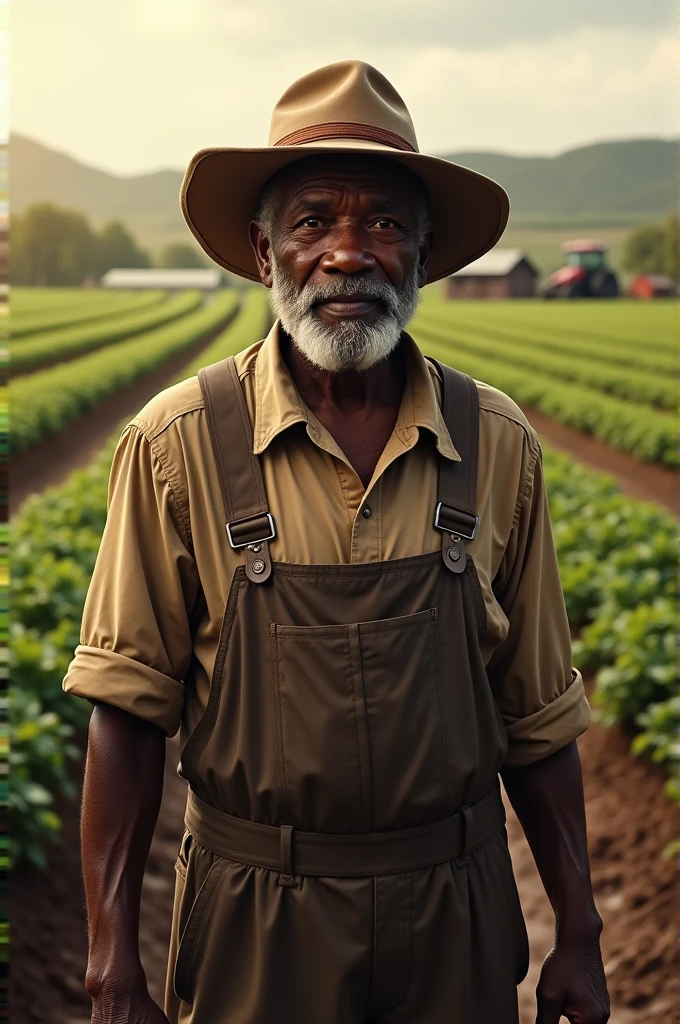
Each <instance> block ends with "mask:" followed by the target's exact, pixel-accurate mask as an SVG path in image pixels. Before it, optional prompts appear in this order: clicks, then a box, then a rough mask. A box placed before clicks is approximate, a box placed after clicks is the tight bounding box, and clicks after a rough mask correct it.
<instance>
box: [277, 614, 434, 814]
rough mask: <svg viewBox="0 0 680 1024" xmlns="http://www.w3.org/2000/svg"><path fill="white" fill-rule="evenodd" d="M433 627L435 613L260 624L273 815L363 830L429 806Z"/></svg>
mask: <svg viewBox="0 0 680 1024" xmlns="http://www.w3.org/2000/svg"><path fill="white" fill-rule="evenodd" d="M437 627H438V610H437V608H426V609H425V610H423V611H418V612H413V613H411V614H407V615H399V616H396V617H392V618H386V619H374V620H369V621H364V622H356V623H348V624H342V625H330V626H290V625H281V624H278V623H272V624H271V625H270V654H271V664H272V699H273V702H274V709H275V722H276V738H275V742H276V752H277V778H278V785H279V792H280V794H281V798H282V803H283V814H284V815H285V816H286V817H285V818H284V820H285V821H287V822H288V823H290V824H292V825H293V826H294V827H296V828H302V829H307V830H311V831H329V832H366V831H379V830H384V829H391V828H405V827H408V826H410V825H414V824H419V823H421V822H423V821H430V820H432V819H433V818H434V817H436V816H437V814H438V813H440V812H441V808H442V803H443V782H444V761H445V751H444V742H443V737H444V728H443V722H442V716H443V711H444V709H443V706H442V701H441V693H440V681H439V671H438V660H439V659H438V650H437V647H438V638H437Z"/></svg>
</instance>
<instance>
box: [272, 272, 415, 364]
mask: <svg viewBox="0 0 680 1024" xmlns="http://www.w3.org/2000/svg"><path fill="white" fill-rule="evenodd" d="M271 265H272V287H271V301H272V308H273V310H274V313H275V315H276V316H277V317H279V319H280V320H281V324H282V325H283V328H284V330H285V331H286V333H287V334H289V335H290V336H291V338H292V339H293V341H294V342H295V344H296V345H297V347H298V348H299V349H300V351H301V352H302V353H303V355H305V356H306V357H307V359H309V361H310V362H311V363H313V364H314V365H315V366H318V367H320V368H321V369H322V370H329V371H331V372H333V373H340V372H341V371H343V370H357V371H361V370H367V369H368V368H369V367H370V366H374V365H375V363H378V362H380V360H381V359H386V358H387V357H388V356H389V354H390V353H391V352H392V351H393V350H394V349H395V348H396V347H397V345H398V343H399V338H400V337H401V332H402V331H403V329H404V327H405V326H406V324H407V323H408V322H409V320H410V319H411V317H412V316H413V314H414V313H415V311H416V308H417V306H418V303H419V302H420V290H419V288H418V268H417V267H416V266H414V267H413V270H412V271H411V273H410V274H409V276H408V277H407V279H406V281H405V282H404V287H403V289H402V290H401V291H397V289H396V288H394V287H393V286H392V285H390V284H387V282H384V281H376V280H374V279H371V278H367V279H363V280H362V279H360V278H356V277H350V276H345V275H342V276H341V275H337V276H334V277H329V278H328V280H327V282H324V283H323V284H307V285H305V286H304V287H303V288H302V290H301V291H299V292H298V291H297V289H296V288H295V284H294V283H293V281H292V280H291V279H290V277H288V276H287V275H286V274H285V273H284V272H283V271H282V269H281V266H280V264H279V263H278V261H277V260H276V258H275V256H274V255H273V253H271ZM360 293H361V294H364V295H366V294H369V295H371V296H372V297H375V298H377V299H380V300H381V301H382V303H383V310H382V312H381V313H380V315H379V316H378V318H377V320H376V321H375V322H374V323H372V324H367V323H365V322H364V321H362V320H361V319H360V318H356V317H351V318H350V317H348V318H347V319H346V320H338V322H337V324H335V325H334V326H332V327H328V326H326V324H324V322H323V321H322V320H321V318H320V317H319V315H318V313H317V311H316V309H315V307H314V303H315V302H319V301H320V300H329V299H333V298H334V297H335V296H337V295H352V294H360Z"/></svg>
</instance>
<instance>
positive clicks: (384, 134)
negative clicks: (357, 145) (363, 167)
mask: <svg viewBox="0 0 680 1024" xmlns="http://www.w3.org/2000/svg"><path fill="white" fill-rule="evenodd" d="M323 139H359V140H360V141H362V142H378V143H380V144H381V145H383V146H390V147H391V148H392V149H403V150H406V151H407V152H409V153H417V150H416V149H415V147H414V146H412V145H411V143H410V142H407V141H406V139H404V138H402V137H401V135H397V133H396V132H390V131H388V130H387V128H378V127H377V125H373V124H359V123H358V122H356V121H327V122H326V123H325V124H311V125H309V126H308V127H307V128H299V129H298V130H297V131H296V132H291V133H290V134H289V135H284V136H283V138H282V139H279V140H278V141H277V142H275V143H274V145H275V146H302V145H304V144H305V143H307V142H321V141H322V140H323Z"/></svg>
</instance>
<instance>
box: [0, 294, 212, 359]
mask: <svg viewBox="0 0 680 1024" xmlns="http://www.w3.org/2000/svg"><path fill="white" fill-rule="evenodd" d="M202 301H203V296H202V294H201V292H199V291H186V292H180V293H179V294H178V295H175V296H173V298H171V299H168V300H166V301H165V302H161V301H158V300H157V301H156V302H154V303H152V304H151V305H150V306H149V304H148V303H147V305H146V306H144V307H143V308H142V309H132V310H130V309H125V308H123V309H121V310H120V312H116V313H113V312H109V313H108V314H107V315H106V316H105V317H104V318H103V319H99V320H95V321H94V322H92V321H88V322H87V323H84V324H77V325H76V326H75V327H60V328H59V329H57V330H54V331H44V332H43V333H42V334H38V335H36V336H35V337H33V336H31V337H30V338H27V339H26V340H25V341H23V342H22V343H21V345H19V346H15V347H14V348H11V347H10V366H11V369H12V372H13V373H15V374H19V373H26V372H27V371H29V370H36V369H39V368H40V367H41V366H42V365H43V364H44V363H48V362H49V363H50V364H53V363H57V362H59V361H60V360H66V359H68V358H73V357H74V356H82V355H85V354H86V353H87V352H93V351H95V350H96V349H99V348H104V346H105V345H111V344H112V343H113V342H115V341H121V340H123V339H124V338H132V337H134V336H135V335H138V334H141V333H142V332H143V331H150V330H151V329H152V328H154V327H160V326H161V325H162V324H167V323H170V322H171V321H172V320H177V319H179V317H181V316H184V315H185V314H187V313H191V312H192V310H194V309H197V308H198V306H200V305H201V303H202Z"/></svg>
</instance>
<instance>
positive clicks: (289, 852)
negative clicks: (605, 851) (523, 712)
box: [184, 779, 505, 886]
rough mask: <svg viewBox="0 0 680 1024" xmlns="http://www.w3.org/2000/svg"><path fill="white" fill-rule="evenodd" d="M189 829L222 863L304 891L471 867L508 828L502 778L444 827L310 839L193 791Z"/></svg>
mask: <svg viewBox="0 0 680 1024" xmlns="http://www.w3.org/2000/svg"><path fill="white" fill-rule="evenodd" d="M184 820H185V824H186V826H187V828H188V829H189V831H190V832H191V834H192V835H193V836H194V838H195V839H196V840H197V842H199V843H200V844H201V846H204V847H206V848H207V849H208V850H211V851H212V852H213V853H216V854H217V855H218V856H219V857H224V858H226V859H228V860H235V861H239V862H241V863H243V864H252V865H254V866H256V867H264V868H271V869H273V870H275V871H278V872H279V879H278V881H279V884H280V885H290V886H297V885H299V876H301V875H331V876H336V877H343V878H354V877H359V876H362V875H384V874H391V873H394V872H398V871H412V870H415V869H416V868H424V867H429V866H431V865H433V864H440V863H442V862H444V861H447V860H452V859H454V858H455V859H456V861H457V863H458V864H459V865H461V864H465V863H469V860H470V856H469V855H470V853H471V851H472V850H474V849H476V848H477V847H479V846H482V845H483V844H484V843H486V842H488V841H489V839H492V838H493V836H495V835H496V834H497V833H498V832H500V830H501V829H502V828H503V826H504V824H505V808H504V806H503V800H502V798H501V792H500V783H499V781H498V779H496V782H495V783H494V786H493V787H492V789H491V790H489V792H488V793H487V794H486V796H484V797H483V798H482V799H481V800H479V801H478V802H477V803H475V804H472V805H471V806H470V807H463V808H462V809H461V810H460V811H458V812H457V813H455V814H451V815H449V816H448V817H446V818H440V819H439V820H438V821H432V822H428V823H427V824H424V825H415V826H413V827H412V828H404V829H394V830H389V831H385V832H345V833H336V832H304V831H301V830H298V829H294V828H293V826H292V825H263V824H261V823H260V822H255V821H248V820H246V819H245V818H237V817H234V816H233V815H231V814H226V813H225V812H224V811H218V810H216V809H215V808H214V807H211V806H210V805H209V804H207V803H205V801H203V800H201V799H200V798H199V797H198V796H196V794H195V793H194V791H193V790H192V789H191V788H190V789H189V794H188V798H187V807H186V813H185V819H184Z"/></svg>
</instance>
